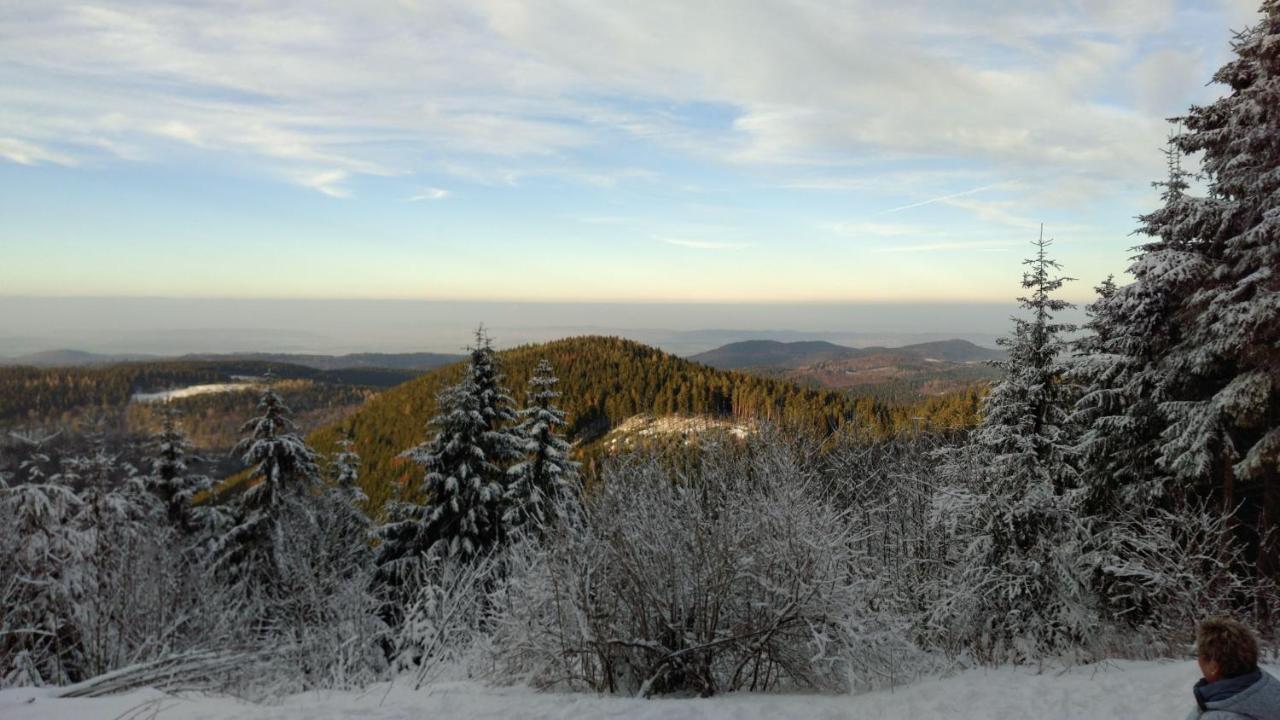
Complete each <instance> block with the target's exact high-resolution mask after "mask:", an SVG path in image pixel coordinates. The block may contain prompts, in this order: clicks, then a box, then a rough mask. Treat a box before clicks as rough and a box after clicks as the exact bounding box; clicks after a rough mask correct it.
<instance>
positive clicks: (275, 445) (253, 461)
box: [214, 378, 320, 594]
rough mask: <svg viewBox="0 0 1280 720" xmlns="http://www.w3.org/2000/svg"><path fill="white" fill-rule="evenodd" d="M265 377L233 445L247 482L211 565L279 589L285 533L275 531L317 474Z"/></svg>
mask: <svg viewBox="0 0 1280 720" xmlns="http://www.w3.org/2000/svg"><path fill="white" fill-rule="evenodd" d="M269 380H270V379H269V378H268V385H267V388H266V390H264V391H263V393H262V397H261V399H260V400H259V402H258V411H259V412H260V413H261V414H260V415H259V416H258V417H255V418H252V419H250V420H249V421H248V422H246V423H245V424H244V426H243V427H242V428H241V432H243V433H245V437H244V439H243V440H241V441H240V443H239V444H237V445H236V448H235V452H236V453H239V454H240V455H241V457H242V458H243V460H244V462H245V464H247V465H249V466H250V473H249V477H248V479H247V483H248V484H249V487H248V489H246V490H245V491H244V492H243V493H241V495H240V497H239V498H238V502H237V506H236V524H235V525H234V526H233V527H232V528H231V529H230V530H228V531H227V532H226V533H225V534H224V535H223V536H222V537H221V538H220V539H219V541H218V542H217V543H216V545H215V547H214V557H215V560H214V569H215V570H216V571H219V572H224V573H227V574H229V575H230V576H231V577H232V579H234V580H238V581H241V582H248V583H251V584H254V585H257V586H258V587H260V588H261V589H262V590H264V591H265V592H267V593H268V594H272V593H279V592H282V591H283V590H284V588H283V583H284V575H283V568H282V563H281V562H280V558H281V555H282V551H283V548H282V547H280V546H281V545H282V544H284V543H286V542H287V541H288V538H287V537H286V535H285V533H282V532H280V529H281V527H282V521H283V520H284V518H285V516H286V514H288V513H290V512H296V511H301V510H303V508H302V507H301V505H302V503H301V499H302V498H303V496H304V495H305V494H306V493H307V492H308V491H309V490H311V489H312V488H313V487H315V486H316V484H317V483H318V482H319V480H320V473H319V469H318V468H317V467H316V460H315V453H314V452H313V451H312V450H311V448H310V447H308V446H307V444H306V443H305V442H303V440H302V439H301V438H300V437H298V435H297V433H296V432H295V430H294V425H293V422H292V421H291V420H289V408H288V407H286V406H285V405H284V403H283V402H282V401H281V400H280V396H279V395H277V394H276V392H275V390H274V389H272V387H271V385H270V382H269Z"/></svg>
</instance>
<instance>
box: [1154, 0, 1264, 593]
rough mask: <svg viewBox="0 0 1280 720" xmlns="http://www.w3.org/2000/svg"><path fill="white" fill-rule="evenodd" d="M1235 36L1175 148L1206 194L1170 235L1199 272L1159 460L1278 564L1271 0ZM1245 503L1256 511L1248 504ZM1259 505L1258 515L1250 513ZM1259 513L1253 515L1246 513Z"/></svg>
mask: <svg viewBox="0 0 1280 720" xmlns="http://www.w3.org/2000/svg"><path fill="white" fill-rule="evenodd" d="M1261 14H1262V18H1261V20H1260V21H1259V22H1258V23H1257V24H1256V25H1255V26H1253V27H1252V28H1250V29H1248V30H1246V31H1244V32H1242V33H1240V34H1239V35H1238V36H1237V37H1236V39H1235V41H1234V43H1233V50H1234V52H1235V55H1236V57H1235V58H1234V59H1233V60H1231V61H1230V62H1228V63H1227V64H1226V65H1225V66H1223V68H1222V69H1221V70H1219V71H1218V72H1217V74H1215V75H1214V80H1215V81H1216V82H1218V83H1221V84H1223V85H1225V86H1227V87H1228V88H1229V89H1230V92H1229V93H1228V94H1227V95H1225V96H1224V97H1222V98H1221V99H1219V100H1217V101H1215V102H1213V103H1211V104H1209V105H1206V106H1203V107H1193V108H1191V110H1190V112H1189V113H1188V115H1187V116H1186V117H1185V118H1184V120H1183V122H1184V123H1185V125H1186V131H1185V132H1184V133H1182V134H1181V135H1179V136H1178V138H1177V145H1178V147H1179V149H1181V150H1182V151H1183V152H1184V153H1187V154H1191V153H1203V160H1202V170H1203V173H1204V176H1205V179H1206V180H1207V182H1208V192H1207V195H1206V197H1203V198H1195V199H1193V200H1190V201H1189V202H1188V206H1189V207H1188V211H1187V212H1186V213H1185V219H1184V220H1183V222H1182V223H1181V224H1180V226H1179V227H1178V228H1177V236H1176V237H1177V241H1178V242H1179V243H1180V244H1182V245H1194V246H1195V247H1196V248H1197V249H1198V250H1199V251H1200V252H1201V254H1202V255H1203V257H1204V261H1205V262H1206V264H1207V268H1206V270H1207V272H1205V273H1204V279H1203V281H1202V282H1201V283H1200V285H1199V287H1198V288H1197V289H1196V291H1195V292H1193V293H1191V294H1190V295H1189V296H1188V297H1187V298H1186V299H1185V300H1184V301H1183V302H1182V303H1181V305H1180V307H1179V319H1180V320H1181V322H1182V324H1183V326H1184V327H1185V328H1186V331H1185V334H1184V335H1183V337H1181V338H1180V340H1179V342H1178V343H1177V344H1176V345H1175V346H1174V347H1173V348H1172V349H1171V351H1170V353H1169V356H1168V358H1167V360H1166V361H1165V363H1164V366H1165V367H1166V369H1167V372H1168V374H1169V375H1170V376H1171V377H1172V378H1173V382H1172V387H1171V391H1170V394H1169V396H1168V397H1167V398H1166V399H1165V400H1164V402H1163V403H1162V404H1161V409H1162V410H1163V411H1164V412H1165V413H1167V415H1168V416H1169V418H1170V421H1171V422H1170V426H1169V427H1168V428H1167V430H1166V431H1165V435H1164V436H1165V439H1166V441H1167V442H1166V444H1165V446H1164V448H1163V452H1162V458H1161V459H1162V461H1163V464H1164V466H1165V467H1166V468H1167V469H1168V470H1170V471H1171V472H1173V473H1175V474H1176V475H1177V476H1178V477H1179V478H1182V479H1184V480H1186V481H1188V482H1190V483H1195V484H1201V483H1205V482H1206V481H1207V482H1208V484H1209V485H1210V486H1212V487H1216V488H1217V489H1218V491H1219V492H1220V494H1221V497H1222V500H1223V503H1224V507H1226V508H1228V509H1233V508H1235V507H1236V506H1237V505H1239V504H1241V503H1242V502H1243V504H1244V506H1245V508H1246V512H1247V513H1248V515H1249V517H1248V518H1247V519H1248V520H1250V521H1251V522H1250V523H1249V524H1250V525H1252V526H1253V527H1254V528H1255V529H1256V530H1257V531H1258V532H1259V533H1260V534H1261V537H1262V539H1263V542H1264V543H1265V546H1264V547H1263V548H1262V549H1261V551H1260V552H1259V553H1258V557H1259V561H1258V563H1259V570H1260V571H1261V572H1262V573H1263V574H1273V573H1276V572H1277V571H1280V538H1276V537H1275V536H1274V534H1272V535H1271V536H1269V537H1268V536H1267V533H1268V532H1269V531H1270V530H1272V529H1274V528H1275V527H1276V526H1277V523H1278V522H1280V53H1277V52H1276V48H1277V47H1280V0H1266V1H1265V2H1264V3H1263V4H1262V8H1261ZM1253 508H1257V510H1256V511H1255V510H1254V509H1253ZM1255 512H1256V515H1254V513H1255ZM1255 518H1256V519H1255Z"/></svg>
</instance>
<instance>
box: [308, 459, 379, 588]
mask: <svg viewBox="0 0 1280 720" xmlns="http://www.w3.org/2000/svg"><path fill="white" fill-rule="evenodd" d="M330 474H331V480H332V482H331V485H330V486H329V489H328V491H327V492H326V493H325V505H326V507H325V508H324V512H323V513H322V516H321V517H320V518H319V522H320V524H321V526H322V534H323V536H324V539H325V543H326V544H327V545H328V547H327V548H326V549H325V554H326V555H327V556H328V561H329V562H330V563H331V564H333V565H334V566H335V568H334V569H335V570H336V571H337V572H338V573H339V574H342V575H345V574H349V573H350V572H352V571H354V570H355V569H357V568H359V567H361V566H363V565H365V564H366V561H367V560H368V558H369V539H370V538H369V530H370V527H371V523H370V522H369V516H368V515H366V514H365V512H364V508H363V506H364V504H365V503H366V502H367V501H368V499H369V498H368V496H366V495H365V494H364V491H363V490H361V489H360V455H358V454H357V453H356V451H355V449H354V443H353V441H352V439H351V436H350V434H348V435H347V437H345V438H343V439H342V440H341V441H340V442H339V443H338V452H337V453H335V454H334V456H333V462H332V465H331V469H330Z"/></svg>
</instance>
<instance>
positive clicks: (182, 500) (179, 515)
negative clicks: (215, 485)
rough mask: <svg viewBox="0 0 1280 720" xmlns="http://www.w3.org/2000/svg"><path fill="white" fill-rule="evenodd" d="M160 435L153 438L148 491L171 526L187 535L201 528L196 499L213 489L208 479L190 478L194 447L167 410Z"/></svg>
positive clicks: (200, 476) (174, 414)
mask: <svg viewBox="0 0 1280 720" xmlns="http://www.w3.org/2000/svg"><path fill="white" fill-rule="evenodd" d="M161 418H162V419H161V426H160V432H158V433H156V434H155V435H154V436H153V437H152V438H151V443H150V445H151V450H152V453H153V454H152V456H151V473H150V475H149V476H148V477H147V479H146V483H147V489H148V490H150V491H151V493H152V494H153V495H155V497H156V499H157V500H158V501H159V502H160V503H161V505H162V506H163V507H164V509H165V515H166V517H167V518H168V522H169V525H170V526H171V527H173V528H175V529H177V530H179V531H180V532H182V533H184V534H188V535H189V534H191V533H193V532H195V530H196V529H197V528H198V526H199V523H198V522H197V521H196V518H195V514H194V512H193V509H192V500H193V498H194V497H195V495H196V494H197V493H199V492H201V491H203V490H207V489H209V487H210V486H211V485H212V483H211V481H210V480H209V478H208V477H206V476H204V475H193V474H188V472H187V470H188V467H187V458H188V457H189V453H190V450H191V443H190V442H189V441H188V440H187V436H186V435H184V434H183V432H182V430H180V429H179V428H178V423H177V413H176V411H174V410H173V409H172V408H169V407H165V408H164V409H163V410H162V415H161Z"/></svg>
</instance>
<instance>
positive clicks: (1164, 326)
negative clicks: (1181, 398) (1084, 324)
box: [1071, 138, 1204, 513]
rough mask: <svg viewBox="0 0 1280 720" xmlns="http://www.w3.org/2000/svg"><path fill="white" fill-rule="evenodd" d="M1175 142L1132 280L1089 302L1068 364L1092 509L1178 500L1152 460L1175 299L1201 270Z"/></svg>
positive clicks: (1175, 335)
mask: <svg viewBox="0 0 1280 720" xmlns="http://www.w3.org/2000/svg"><path fill="white" fill-rule="evenodd" d="M1173 139H1174V138H1170V146H1169V148H1168V149H1167V150H1166V159H1167V160H1168V168H1169V171H1168V176H1167V178H1166V179H1165V180H1164V181H1162V182H1157V183H1154V185H1155V186H1156V187H1157V188H1160V190H1161V198H1162V200H1163V205H1162V206H1161V207H1160V208H1159V209H1157V210H1156V211H1154V212H1152V213H1150V214H1147V215H1144V216H1142V218H1141V220H1142V225H1141V227H1140V228H1139V230H1138V232H1140V233H1142V234H1144V235H1146V236H1148V237H1149V238H1151V240H1150V241H1149V242H1147V243H1145V244H1143V245H1141V246H1139V247H1138V248H1136V250H1137V251H1138V255H1137V256H1136V257H1135V258H1134V261H1133V263H1132V264H1131V266H1130V268H1129V271H1130V273H1132V275H1133V278H1134V281H1133V282H1132V283H1130V284H1128V285H1125V286H1123V287H1119V288H1115V289H1114V290H1113V291H1110V292H1109V293H1108V294H1106V295H1105V296H1101V297H1099V299H1098V301H1097V302H1095V303H1094V304H1093V305H1092V306H1091V307H1090V310H1091V316H1092V318H1091V321H1090V323H1089V326H1088V329H1089V330H1090V331H1091V334H1090V335H1088V336H1087V337H1086V338H1085V339H1084V340H1082V341H1081V344H1080V345H1078V346H1077V350H1078V352H1079V353H1080V355H1079V356H1078V357H1077V358H1075V359H1074V361H1073V367H1072V373H1071V376H1072V379H1073V380H1075V381H1076V382H1077V383H1079V385H1080V386H1081V387H1082V392H1081V396H1080V399H1079V401H1078V402H1077V404H1076V414H1075V417H1074V420H1075V421H1076V422H1077V423H1078V424H1079V425H1080V439H1079V443H1078V448H1077V449H1078V451H1079V454H1080V458H1081V465H1082V473H1083V482H1084V485H1085V486H1086V488H1087V495H1086V498H1085V508H1084V509H1085V510H1086V511H1087V512H1089V513H1099V512H1104V511H1109V510H1117V509H1121V508H1124V509H1126V510H1137V509H1138V508H1140V507H1152V506H1154V505H1159V504H1163V503H1167V502H1168V501H1170V500H1174V499H1176V498H1169V497H1168V493H1169V492H1170V490H1171V489H1172V490H1174V491H1176V489H1177V488H1170V486H1169V482H1168V473H1167V472H1164V471H1163V470H1161V469H1160V467H1159V463H1158V459H1159V457H1160V453H1161V451H1162V447H1163V440H1162V434H1163V432H1164V430H1165V428H1166V427H1167V426H1168V422H1167V419H1166V418H1165V416H1164V413H1162V412H1161V410H1160V402H1161V401H1162V399H1164V398H1166V397H1168V394H1169V392H1170V376H1169V374H1168V373H1167V371H1166V370H1165V368H1164V367H1162V363H1163V362H1164V359H1165V356H1166V354H1167V353H1168V352H1169V350H1170V348H1171V347H1173V346H1174V345H1175V344H1176V343H1177V342H1178V340H1179V338H1180V336H1181V323H1180V321H1179V318H1178V315H1177V313H1178V303H1179V302H1180V300H1181V299H1182V298H1183V297H1185V296H1186V295H1187V294H1188V293H1189V292H1190V291H1191V290H1192V289H1193V288H1194V287H1195V285H1196V283H1198V282H1199V281H1200V279H1201V278H1202V277H1203V275H1204V269H1203V262H1202V260H1201V255H1200V252H1199V250H1198V249H1197V247H1196V246H1195V244H1194V243H1193V242H1189V241H1188V240H1187V239H1185V238H1184V235H1186V228H1187V227H1188V223H1192V222H1194V220H1193V218H1194V216H1195V213H1194V212H1192V207H1191V203H1190V199H1189V198H1188V196H1187V195H1186V191H1187V188H1188V183H1187V180H1188V175H1187V173H1186V171H1184V170H1183V169H1182V165H1181V162H1180V154H1179V152H1178V151H1177V149H1176V148H1175V147H1174V146H1173V144H1172V143H1173Z"/></svg>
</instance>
